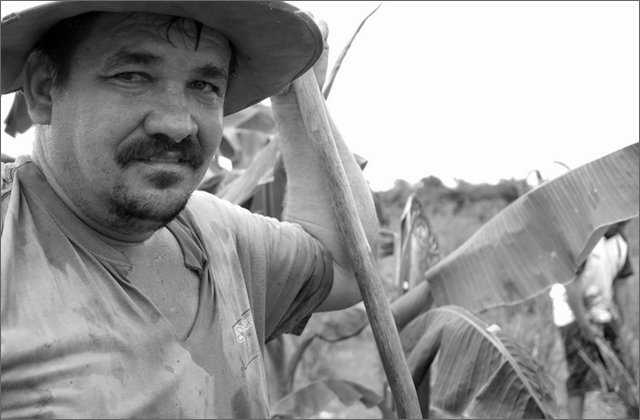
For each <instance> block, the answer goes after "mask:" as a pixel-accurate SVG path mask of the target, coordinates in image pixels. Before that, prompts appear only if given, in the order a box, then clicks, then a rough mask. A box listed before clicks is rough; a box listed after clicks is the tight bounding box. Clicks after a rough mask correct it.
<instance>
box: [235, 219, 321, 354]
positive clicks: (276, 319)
mask: <svg viewBox="0 0 640 420" xmlns="http://www.w3.org/2000/svg"><path fill="white" fill-rule="evenodd" d="M243 227H244V229H246V230H247V232H245V233H246V236H245V238H244V239H238V246H239V248H240V250H241V251H240V252H241V253H242V252H243V251H242V248H243V247H244V246H245V245H243V242H244V241H247V244H248V245H249V246H250V247H251V248H252V251H251V252H252V254H251V255H249V256H247V257H246V258H245V259H247V260H251V261H252V265H253V264H254V263H256V262H257V263H258V265H262V264H260V263H261V261H260V259H261V254H263V253H264V256H265V261H264V266H265V278H264V286H262V285H261V281H259V280H258V279H260V277H261V275H260V274H261V273H252V275H251V277H252V279H253V281H252V282H251V285H250V287H251V289H252V290H251V293H252V295H253V296H254V297H261V296H264V322H265V324H264V325H265V342H269V341H271V340H273V339H274V338H276V337H278V336H280V335H282V334H285V333H291V334H300V333H301V332H302V330H303V329H304V327H305V326H306V324H307V322H308V320H309V317H310V316H311V314H312V313H313V312H314V311H315V310H316V309H317V308H318V306H320V304H321V303H322V302H323V301H324V300H325V299H326V297H327V295H328V294H329V291H330V290H331V286H332V283H333V260H332V258H331V255H330V253H329V252H328V251H327V250H325V248H324V247H323V246H322V245H321V244H320V242H319V241H318V240H316V239H315V238H314V237H312V236H311V235H309V234H308V233H307V232H306V231H304V229H302V228H301V227H300V226H299V225H296V224H293V223H287V222H281V221H278V220H276V219H273V218H268V217H264V216H260V215H254V214H252V215H251V220H250V221H245V223H244V225H243ZM244 229H243V230H244ZM256 274H257V275H256ZM256 280H258V281H256ZM263 287H264V290H262V288H263Z"/></svg>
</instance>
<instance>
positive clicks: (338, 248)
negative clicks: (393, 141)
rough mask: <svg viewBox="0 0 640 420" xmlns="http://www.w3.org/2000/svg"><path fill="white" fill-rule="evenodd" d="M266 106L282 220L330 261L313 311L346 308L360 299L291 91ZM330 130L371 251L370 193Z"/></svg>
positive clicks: (321, 68) (321, 66)
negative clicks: (280, 177)
mask: <svg viewBox="0 0 640 420" xmlns="http://www.w3.org/2000/svg"><path fill="white" fill-rule="evenodd" d="M321 27H322V26H321ZM323 30H324V31H325V34H326V26H324V27H323ZM327 53H328V49H325V53H324V54H323V59H321V60H320V61H319V63H318V64H316V67H315V70H316V74H318V75H319V77H318V78H319V79H320V80H321V81H320V83H322V81H323V80H324V76H325V73H326V58H327ZM271 104H272V107H273V114H274V118H275V121H276V126H277V128H278V134H279V135H280V148H281V151H282V156H283V160H284V164H285V168H286V172H287V193H286V196H285V209H284V214H283V218H284V219H285V220H288V221H291V222H294V223H297V224H299V225H301V226H302V227H303V228H304V229H305V230H306V231H307V232H308V233H310V234H311V235H312V236H314V237H315V238H317V239H318V240H319V241H320V242H321V243H322V244H323V245H324V247H325V248H326V249H328V250H329V251H330V252H331V254H332V256H333V260H334V281H333V288H332V289H331V292H330V294H329V296H328V297H327V299H326V300H325V301H324V303H323V304H322V305H321V306H320V308H319V309H318V310H320V311H329V310H336V309H342V308H346V307H348V306H351V305H353V304H355V303H357V302H359V301H360V300H361V296H360V291H359V289H358V285H357V282H356V279H355V276H354V273H353V269H352V267H351V264H350V261H349V258H348V255H347V251H346V249H345V248H344V246H343V243H342V241H341V238H340V232H339V231H338V228H337V225H336V221H335V219H334V217H335V216H334V213H333V207H332V204H331V197H330V194H329V193H330V191H328V189H327V187H326V184H325V180H324V179H323V178H324V176H323V174H322V172H321V169H320V165H319V162H318V157H317V156H316V154H315V152H314V149H313V146H312V144H311V141H310V139H309V137H308V135H307V130H306V128H305V125H304V123H303V120H302V115H301V113H300V109H299V107H298V102H297V98H296V92H295V90H294V89H292V88H291V89H288V90H287V92H286V93H283V94H280V95H277V96H274V97H272V98H271ZM329 119H330V118H329ZM331 130H332V133H333V137H334V139H335V142H336V146H337V149H338V152H339V155H340V158H341V160H342V165H343V167H344V170H345V173H346V175H347V178H348V179H349V184H350V187H351V192H352V194H353V197H354V199H355V202H356V207H357V211H358V215H359V217H360V220H361V222H362V225H363V227H364V230H365V234H366V236H367V238H368V241H369V244H370V246H371V249H375V240H376V238H377V229H378V221H377V218H376V212H375V207H374V204H373V197H372V195H371V191H370V189H369V186H368V184H367V182H366V180H365V179H364V177H363V174H362V171H361V169H360V167H359V166H358V164H357V162H356V160H355V158H354V156H353V154H352V152H351V151H350V150H349V148H348V147H347V145H346V143H345V142H344V140H343V139H342V137H341V136H340V133H339V132H338V130H337V128H336V127H335V124H334V123H333V121H331Z"/></svg>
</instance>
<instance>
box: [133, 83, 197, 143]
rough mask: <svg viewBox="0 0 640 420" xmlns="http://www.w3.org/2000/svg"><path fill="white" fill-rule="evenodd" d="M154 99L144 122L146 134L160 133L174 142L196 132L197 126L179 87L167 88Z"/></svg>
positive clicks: (194, 134)
mask: <svg viewBox="0 0 640 420" xmlns="http://www.w3.org/2000/svg"><path fill="white" fill-rule="evenodd" d="M156 100H157V102H156V103H155V104H154V106H153V110H152V111H151V112H150V113H149V114H148V115H147V117H146V119H145V122H144V128H145V130H146V132H147V134H149V135H150V136H153V135H157V134H162V135H165V136H167V137H169V138H170V139H171V140H173V141H175V142H176V143H179V142H181V141H182V140H184V139H185V138H187V137H190V136H194V137H195V136H196V135H197V134H198V126H197V124H196V122H195V121H194V120H193V118H192V116H191V112H190V110H189V106H188V103H187V98H186V97H185V95H184V92H181V91H180V90H179V89H171V90H167V91H166V92H164V93H163V94H162V95H158V96H157V98H156Z"/></svg>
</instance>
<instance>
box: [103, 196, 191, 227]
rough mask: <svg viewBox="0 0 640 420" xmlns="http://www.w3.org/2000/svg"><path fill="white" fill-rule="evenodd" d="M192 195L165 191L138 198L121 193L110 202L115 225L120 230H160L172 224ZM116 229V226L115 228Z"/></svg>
mask: <svg viewBox="0 0 640 420" xmlns="http://www.w3.org/2000/svg"><path fill="white" fill-rule="evenodd" d="M189 196H190V193H189V194H187V193H186V191H185V190H180V191H173V194H172V191H170V190H167V189H165V190H163V191H158V192H157V193H156V194H154V193H150V194H144V196H142V197H136V196H134V195H132V194H127V193H123V192H122V191H120V192H119V193H117V194H114V195H113V196H112V197H111V200H110V207H111V210H112V214H114V215H115V217H116V220H115V221H114V222H115V224H118V225H120V226H117V227H119V228H125V229H137V228H138V227H140V228H143V229H159V228H161V227H163V226H165V225H167V224H168V223H169V222H171V221H172V220H173V219H174V218H175V217H176V216H177V215H178V214H180V212H181V211H182V210H183V209H184V208H185V206H186V205H187V202H188V201H189ZM114 227H116V226H114Z"/></svg>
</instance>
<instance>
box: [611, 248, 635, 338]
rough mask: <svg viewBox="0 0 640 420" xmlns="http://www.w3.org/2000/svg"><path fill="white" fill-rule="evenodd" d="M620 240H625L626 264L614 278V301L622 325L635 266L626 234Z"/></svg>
mask: <svg viewBox="0 0 640 420" xmlns="http://www.w3.org/2000/svg"><path fill="white" fill-rule="evenodd" d="M618 240H620V241H624V244H623V245H625V246H624V250H625V251H624V252H625V254H626V255H625V256H624V264H622V268H621V269H620V270H619V271H618V273H617V274H616V278H615V279H613V283H612V288H613V293H612V294H613V303H614V305H615V306H616V310H617V312H618V315H620V326H623V325H624V320H625V313H624V308H626V307H627V305H626V303H627V297H628V293H629V291H628V287H627V284H628V282H627V278H628V277H630V276H631V275H632V274H633V268H632V266H631V260H630V259H629V247H628V244H627V242H626V240H625V239H624V236H622V235H620V238H618Z"/></svg>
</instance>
